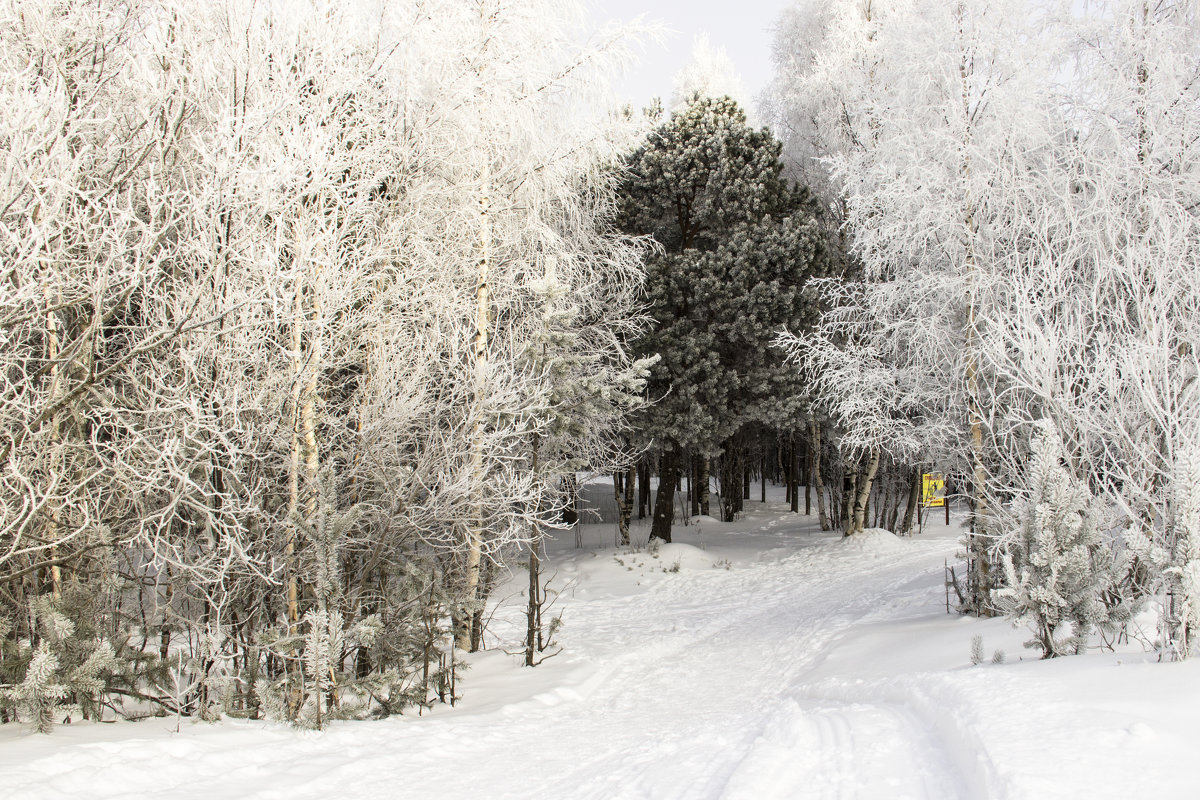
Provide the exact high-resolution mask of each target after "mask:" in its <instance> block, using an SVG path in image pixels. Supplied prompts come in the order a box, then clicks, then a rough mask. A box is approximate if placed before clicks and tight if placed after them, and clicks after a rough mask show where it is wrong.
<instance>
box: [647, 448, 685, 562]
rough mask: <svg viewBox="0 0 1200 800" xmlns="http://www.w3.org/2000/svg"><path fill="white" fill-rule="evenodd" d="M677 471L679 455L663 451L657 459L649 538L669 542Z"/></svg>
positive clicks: (674, 452) (673, 515)
mask: <svg viewBox="0 0 1200 800" xmlns="http://www.w3.org/2000/svg"><path fill="white" fill-rule="evenodd" d="M678 471H679V453H678V451H676V450H663V452H662V455H661V456H660V457H659V459H658V492H657V493H656V494H655V496H654V522H653V523H652V525H651V527H650V537H651V538H653V539H658V540H660V541H662V542H666V543H668V544H669V543H670V542H671V523H672V522H674V518H675V505H674V504H675V486H676V480H677V476H676V473H677V472H678Z"/></svg>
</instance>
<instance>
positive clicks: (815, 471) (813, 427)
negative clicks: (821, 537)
mask: <svg viewBox="0 0 1200 800" xmlns="http://www.w3.org/2000/svg"><path fill="white" fill-rule="evenodd" d="M808 442H809V448H810V450H811V452H812V458H811V462H810V463H811V467H810V469H811V470H812V476H813V486H814V487H815V488H816V490H817V517H818V519H819V520H820V522H821V530H823V531H827V530H829V528H830V525H829V515H828V514H827V513H826V510H825V480H824V478H822V477H821V426H820V425H818V424H817V420H816V418H815V417H814V418H812V419H810V420H809V421H808Z"/></svg>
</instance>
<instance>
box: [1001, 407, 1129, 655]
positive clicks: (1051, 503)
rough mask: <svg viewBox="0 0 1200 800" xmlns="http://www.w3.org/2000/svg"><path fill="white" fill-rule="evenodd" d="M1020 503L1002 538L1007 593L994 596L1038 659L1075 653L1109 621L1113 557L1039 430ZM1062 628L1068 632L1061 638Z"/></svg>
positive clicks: (1045, 427) (1061, 458)
mask: <svg viewBox="0 0 1200 800" xmlns="http://www.w3.org/2000/svg"><path fill="white" fill-rule="evenodd" d="M1032 451H1033V452H1032V460H1031V462H1030V464H1029V469H1028V473H1027V476H1026V482H1027V485H1026V489H1025V492H1024V496H1023V498H1022V499H1020V500H1019V501H1018V502H1017V503H1016V505H1015V507H1014V511H1015V514H1014V517H1015V525H1014V527H1013V529H1011V530H1009V531H1007V532H1006V533H1005V535H1004V541H1003V546H1004V551H1003V564H1004V575H1005V579H1006V584H1007V585H1006V586H1004V587H1003V588H1001V589H997V590H994V592H993V597H994V599H995V600H996V603H997V605H998V607H999V608H1000V609H1001V610H1003V611H1004V613H1006V614H1007V615H1009V616H1010V617H1011V618H1012V619H1013V621H1014V623H1022V622H1024V623H1027V624H1029V625H1030V626H1031V627H1032V628H1033V632H1034V638H1033V639H1032V640H1030V641H1029V642H1027V643H1026V646H1027V647H1041V648H1042V657H1043V658H1052V657H1054V656H1060V655H1064V654H1066V653H1067V652H1068V651H1069V650H1074V652H1076V653H1078V652H1080V650H1081V649H1082V648H1083V646H1084V645H1085V644H1086V641H1087V636H1088V634H1089V632H1090V631H1091V630H1092V629H1093V628H1094V627H1095V626H1096V625H1099V624H1102V623H1103V622H1105V620H1106V618H1107V613H1106V609H1105V606H1104V603H1103V602H1102V601H1101V599H1100V595H1101V592H1103V591H1104V590H1105V588H1106V587H1107V585H1108V583H1109V581H1110V577H1109V576H1110V574H1111V562H1112V557H1111V551H1110V550H1109V548H1108V547H1107V546H1106V545H1105V543H1104V540H1103V537H1102V536H1101V533H1100V530H1099V528H1098V526H1097V524H1096V515H1095V513H1094V510H1093V500H1092V497H1091V494H1090V493H1089V491H1088V489H1087V487H1086V486H1085V485H1084V484H1083V483H1082V482H1080V481H1079V480H1078V479H1076V478H1075V476H1074V475H1073V474H1072V473H1071V470H1070V468H1069V467H1068V466H1067V465H1066V463H1065V454H1064V451H1063V447H1062V442H1061V440H1060V438H1059V435H1058V432H1057V431H1056V430H1055V429H1054V427H1053V425H1051V424H1050V423H1048V422H1042V423H1041V424H1040V425H1039V428H1038V430H1037V432H1036V433H1035V435H1034V437H1033V442H1032ZM1063 624H1069V625H1070V626H1071V628H1072V633H1071V635H1070V636H1066V637H1060V636H1059V635H1058V629H1059V627H1060V626H1061V625H1063Z"/></svg>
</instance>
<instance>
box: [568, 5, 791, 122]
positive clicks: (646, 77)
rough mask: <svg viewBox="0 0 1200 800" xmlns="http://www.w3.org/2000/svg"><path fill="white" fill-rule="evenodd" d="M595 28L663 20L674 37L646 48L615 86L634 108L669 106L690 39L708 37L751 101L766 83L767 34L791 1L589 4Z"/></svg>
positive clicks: (688, 53) (768, 73)
mask: <svg viewBox="0 0 1200 800" xmlns="http://www.w3.org/2000/svg"><path fill="white" fill-rule="evenodd" d="M591 2H592V4H593V9H594V10H593V15H594V17H595V20H596V22H597V23H599V24H603V23H604V22H607V21H609V20H621V21H629V20H632V19H634V18H635V17H637V16H638V15H639V14H646V15H647V16H648V17H649V18H652V19H657V20H660V21H662V22H663V23H664V24H665V25H666V26H667V27H668V28H670V29H671V30H672V31H673V33H672V34H671V35H670V37H669V39H668V40H667V42H666V43H665V44H664V45H663V46H661V47H660V46H657V45H653V44H651V45H648V46H647V49H646V52H645V54H644V56H643V59H642V63H641V65H640V66H639V67H637V68H636V69H635V70H634V71H633V72H631V73H630V74H629V75H627V76H626V77H625V78H624V79H622V80H621V81H620V82H619V83H618V87H619V88H620V89H621V90H622V93H623V94H626V95H628V96H629V98H630V100H631V101H633V103H634V105H635V106H643V105H645V104H646V103H648V102H649V100H650V98H652V97H656V96H657V97H662V98H663V101H664V102H669V100H670V97H671V79H672V78H673V77H674V75H675V73H676V72H678V71H679V69H680V68H681V67H683V66H684V65H685V64H687V62H688V61H689V59H690V57H691V52H692V40H693V38H694V37H695V36H696V35H697V34H704V33H706V34H708V37H709V42H710V43H711V44H712V46H713V47H724V48H725V51H726V53H728V55H729V57H730V59H732V61H733V64H734V68H735V69H736V70H737V71H738V73H739V74H740V76H741V79H742V86H743V87H744V88H745V90H746V95H747V97H746V100H747V101H748V102H751V103H753V102H755V100H756V99H757V97H758V94H759V92H761V91H762V89H763V87H765V86H766V84H767V82H768V81H769V80H770V79H771V40H772V33H771V29H772V28H773V27H774V25H775V21H776V19H777V18H778V16H779V13H780V12H781V11H782V10H783V9H784V8H786V7H787V6H788V5H789V4H790V0H640V2H639V0H591Z"/></svg>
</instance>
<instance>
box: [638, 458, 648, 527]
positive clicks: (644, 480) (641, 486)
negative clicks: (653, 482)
mask: <svg viewBox="0 0 1200 800" xmlns="http://www.w3.org/2000/svg"><path fill="white" fill-rule="evenodd" d="M637 469H638V519H645V518H646V508H647V507H648V506H649V505H650V464H649V462H647V461H646V459H645V457H643V458H642V460H641V461H639V462H638V467H637Z"/></svg>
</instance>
